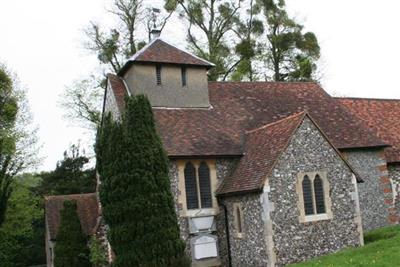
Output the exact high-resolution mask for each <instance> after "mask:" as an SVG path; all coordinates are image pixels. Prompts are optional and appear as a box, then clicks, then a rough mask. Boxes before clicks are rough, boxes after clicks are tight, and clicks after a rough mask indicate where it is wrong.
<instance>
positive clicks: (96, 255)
mask: <svg viewBox="0 0 400 267" xmlns="http://www.w3.org/2000/svg"><path fill="white" fill-rule="evenodd" d="M89 250H90V262H91V263H92V265H93V267H103V266H107V264H108V262H107V259H106V256H105V255H106V251H105V248H104V247H103V246H102V244H101V241H100V240H99V239H98V238H97V237H96V236H92V237H91V238H90V241H89Z"/></svg>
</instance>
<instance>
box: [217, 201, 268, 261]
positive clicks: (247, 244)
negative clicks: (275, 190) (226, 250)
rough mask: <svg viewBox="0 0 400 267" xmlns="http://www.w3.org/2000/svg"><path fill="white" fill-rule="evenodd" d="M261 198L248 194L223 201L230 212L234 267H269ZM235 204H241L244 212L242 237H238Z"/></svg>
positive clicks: (230, 234)
mask: <svg viewBox="0 0 400 267" xmlns="http://www.w3.org/2000/svg"><path fill="white" fill-rule="evenodd" d="M260 197H261V196H260V194H246V195H244V196H236V197H227V198H224V199H223V200H222V202H223V203H224V204H225V205H226V207H227V210H228V221H229V236H230V238H229V240H230V246H231V259H232V262H231V263H232V266H234V267H242V266H254V267H258V266H267V263H268V258H267V251H266V246H265V239H264V236H265V234H264V223H263V220H262V207H261V201H260ZM235 203H240V206H241V208H242V212H243V236H242V237H238V236H237V233H236V229H235V224H234V222H235V218H234V208H233V205H234V204H235Z"/></svg>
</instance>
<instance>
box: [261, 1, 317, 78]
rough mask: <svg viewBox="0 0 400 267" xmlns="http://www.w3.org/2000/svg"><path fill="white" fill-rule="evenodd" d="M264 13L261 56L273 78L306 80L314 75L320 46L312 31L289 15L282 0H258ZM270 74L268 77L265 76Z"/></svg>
mask: <svg viewBox="0 0 400 267" xmlns="http://www.w3.org/2000/svg"><path fill="white" fill-rule="evenodd" d="M258 4H259V5H260V7H261V8H262V12H263V15H264V17H265V22H266V23H265V27H264V29H265V33H266V36H267V41H268V42H267V46H266V47H265V51H266V53H265V54H264V58H265V60H266V64H267V69H268V70H271V71H272V73H273V74H272V79H273V80H275V81H309V80H313V79H314V78H315V76H314V74H315V71H316V61H317V60H318V59H319V57H320V47H319V45H318V40H317V38H316V36H315V34H314V33H312V32H306V33H303V26H302V25H300V24H299V23H297V22H296V21H295V20H294V19H292V18H290V17H289V15H288V14H287V12H286V10H285V1H284V0H258ZM266 78H270V77H266Z"/></svg>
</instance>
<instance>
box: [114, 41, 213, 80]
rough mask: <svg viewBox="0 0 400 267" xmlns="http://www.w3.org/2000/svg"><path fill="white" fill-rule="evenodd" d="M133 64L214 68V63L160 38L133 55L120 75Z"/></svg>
mask: <svg viewBox="0 0 400 267" xmlns="http://www.w3.org/2000/svg"><path fill="white" fill-rule="evenodd" d="M133 62H142V63H165V64H182V65H194V66H203V67H206V68H208V69H209V68H211V67H213V66H214V64H213V63H211V62H208V61H206V60H204V59H201V58H199V57H197V56H195V55H193V54H191V53H188V52H186V51H183V50H181V49H179V48H177V47H175V46H173V45H171V44H169V43H167V42H165V41H163V40H161V39H159V38H157V39H154V40H153V41H151V42H150V43H149V44H148V45H146V46H145V47H143V48H142V49H141V50H140V51H138V52H137V53H136V54H135V55H133V56H132V57H131V58H130V59H129V60H128V62H127V63H126V65H125V66H124V67H123V68H122V70H121V72H120V73H119V74H120V75H121V74H122V73H124V72H125V71H126V70H127V68H128V67H129V66H130V64H132V63H133Z"/></svg>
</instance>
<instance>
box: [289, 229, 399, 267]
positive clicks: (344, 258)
mask: <svg viewBox="0 0 400 267" xmlns="http://www.w3.org/2000/svg"><path fill="white" fill-rule="evenodd" d="M364 241H365V246H364V247H359V248H349V249H345V250H342V251H340V252H338V253H335V254H331V255H328V256H323V257H320V258H316V259H314V260H311V261H308V262H304V263H298V264H293V265H290V266H291V267H311V266H324V267H341V266H352V267H358V266H363V267H364V266H373V267H396V266H399V267H400V226H399V225H396V226H390V227H385V228H382V229H378V230H375V231H371V232H368V233H366V234H365V236H364Z"/></svg>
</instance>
